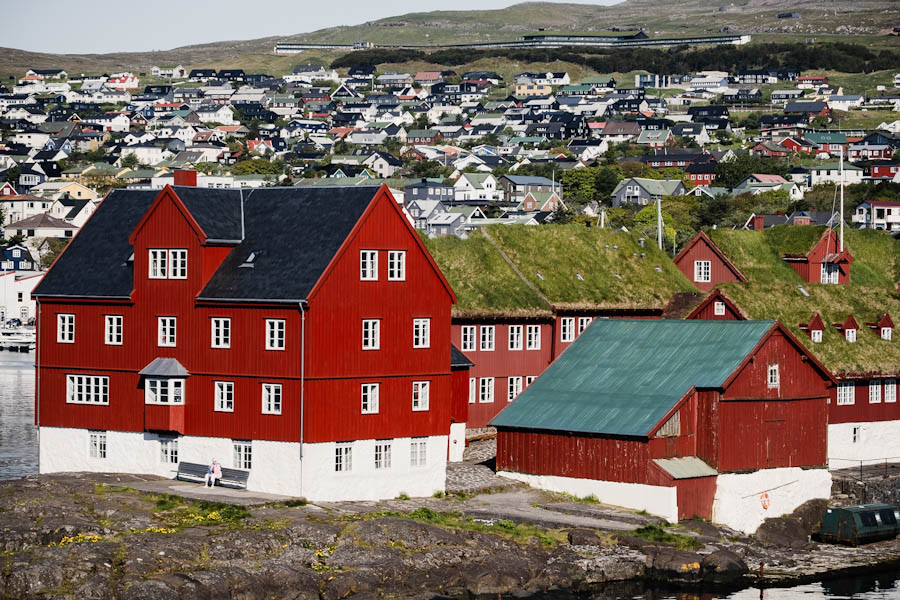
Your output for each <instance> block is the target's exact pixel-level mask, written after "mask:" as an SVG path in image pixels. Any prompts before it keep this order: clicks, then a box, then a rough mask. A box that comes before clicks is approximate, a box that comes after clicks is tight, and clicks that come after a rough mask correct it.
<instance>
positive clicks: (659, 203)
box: [656, 196, 663, 250]
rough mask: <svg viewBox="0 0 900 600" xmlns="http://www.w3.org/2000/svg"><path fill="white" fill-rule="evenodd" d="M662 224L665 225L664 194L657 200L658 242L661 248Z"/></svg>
mask: <svg viewBox="0 0 900 600" xmlns="http://www.w3.org/2000/svg"><path fill="white" fill-rule="evenodd" d="M662 226H663V218H662V196H660V197H659V198H658V199H657V200H656V243H657V245H658V246H659V249H660V250H662V249H663V245H662Z"/></svg>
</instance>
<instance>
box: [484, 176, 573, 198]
mask: <svg viewBox="0 0 900 600" xmlns="http://www.w3.org/2000/svg"><path fill="white" fill-rule="evenodd" d="M498 185H499V187H500V188H501V189H502V190H503V198H504V200H505V201H506V202H509V203H512V204H519V203H520V202H524V201H525V197H526V196H527V195H528V194H529V193H537V194H551V193H555V194H556V195H557V196H558V197H559V199H560V200H561V199H562V193H563V190H562V182H561V181H556V182H554V181H553V180H550V179H547V178H546V177H533V176H524V175H503V176H502V177H500V179H499V180H498Z"/></svg>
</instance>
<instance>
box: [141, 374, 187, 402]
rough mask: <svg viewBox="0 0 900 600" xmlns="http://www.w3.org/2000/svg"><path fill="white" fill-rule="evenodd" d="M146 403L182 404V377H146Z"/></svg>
mask: <svg viewBox="0 0 900 600" xmlns="http://www.w3.org/2000/svg"><path fill="white" fill-rule="evenodd" d="M144 402H145V403H146V404H184V379H180V378H177V379H176V378H157V377H148V378H147V379H146V380H144Z"/></svg>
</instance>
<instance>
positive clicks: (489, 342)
mask: <svg viewBox="0 0 900 600" xmlns="http://www.w3.org/2000/svg"><path fill="white" fill-rule="evenodd" d="M494 333H495V331H494V326H493V325H482V326H481V338H480V339H481V344H480V346H479V348H480V349H481V351H482V352H493V351H494V337H495V336H494Z"/></svg>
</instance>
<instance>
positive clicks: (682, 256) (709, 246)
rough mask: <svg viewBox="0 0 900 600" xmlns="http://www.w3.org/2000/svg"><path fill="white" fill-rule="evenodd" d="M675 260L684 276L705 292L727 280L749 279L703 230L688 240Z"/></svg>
mask: <svg viewBox="0 0 900 600" xmlns="http://www.w3.org/2000/svg"><path fill="white" fill-rule="evenodd" d="M674 261H675V266H677V267H678V269H679V270H680V271H681V272H682V273H683V274H684V276H685V277H687V278H688V279H689V280H690V281H692V282H693V284H694V285H695V286H697V287H698V288H699V289H701V290H703V291H704V292H706V291H709V290H710V289H712V288H713V287H715V286H716V285H718V284H720V283H724V282H726V281H744V282H745V281H747V278H746V277H744V275H743V273H741V272H740V271H739V270H738V268H737V267H736V266H734V264H733V263H732V262H731V261H730V260H728V257H726V256H725V255H724V254H722V251H721V250H719V247H718V246H716V244H715V243H714V242H713V241H712V240H711V239H709V236H707V235H706V234H705V233H703V232H702V231H701V232H700V233H698V234H697V235H695V236H694V239H692V240H691V241H690V242H688V244H687V246H685V247H684V248H683V249H682V250H681V252H679V253H678V256H676V257H675V259H674Z"/></svg>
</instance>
